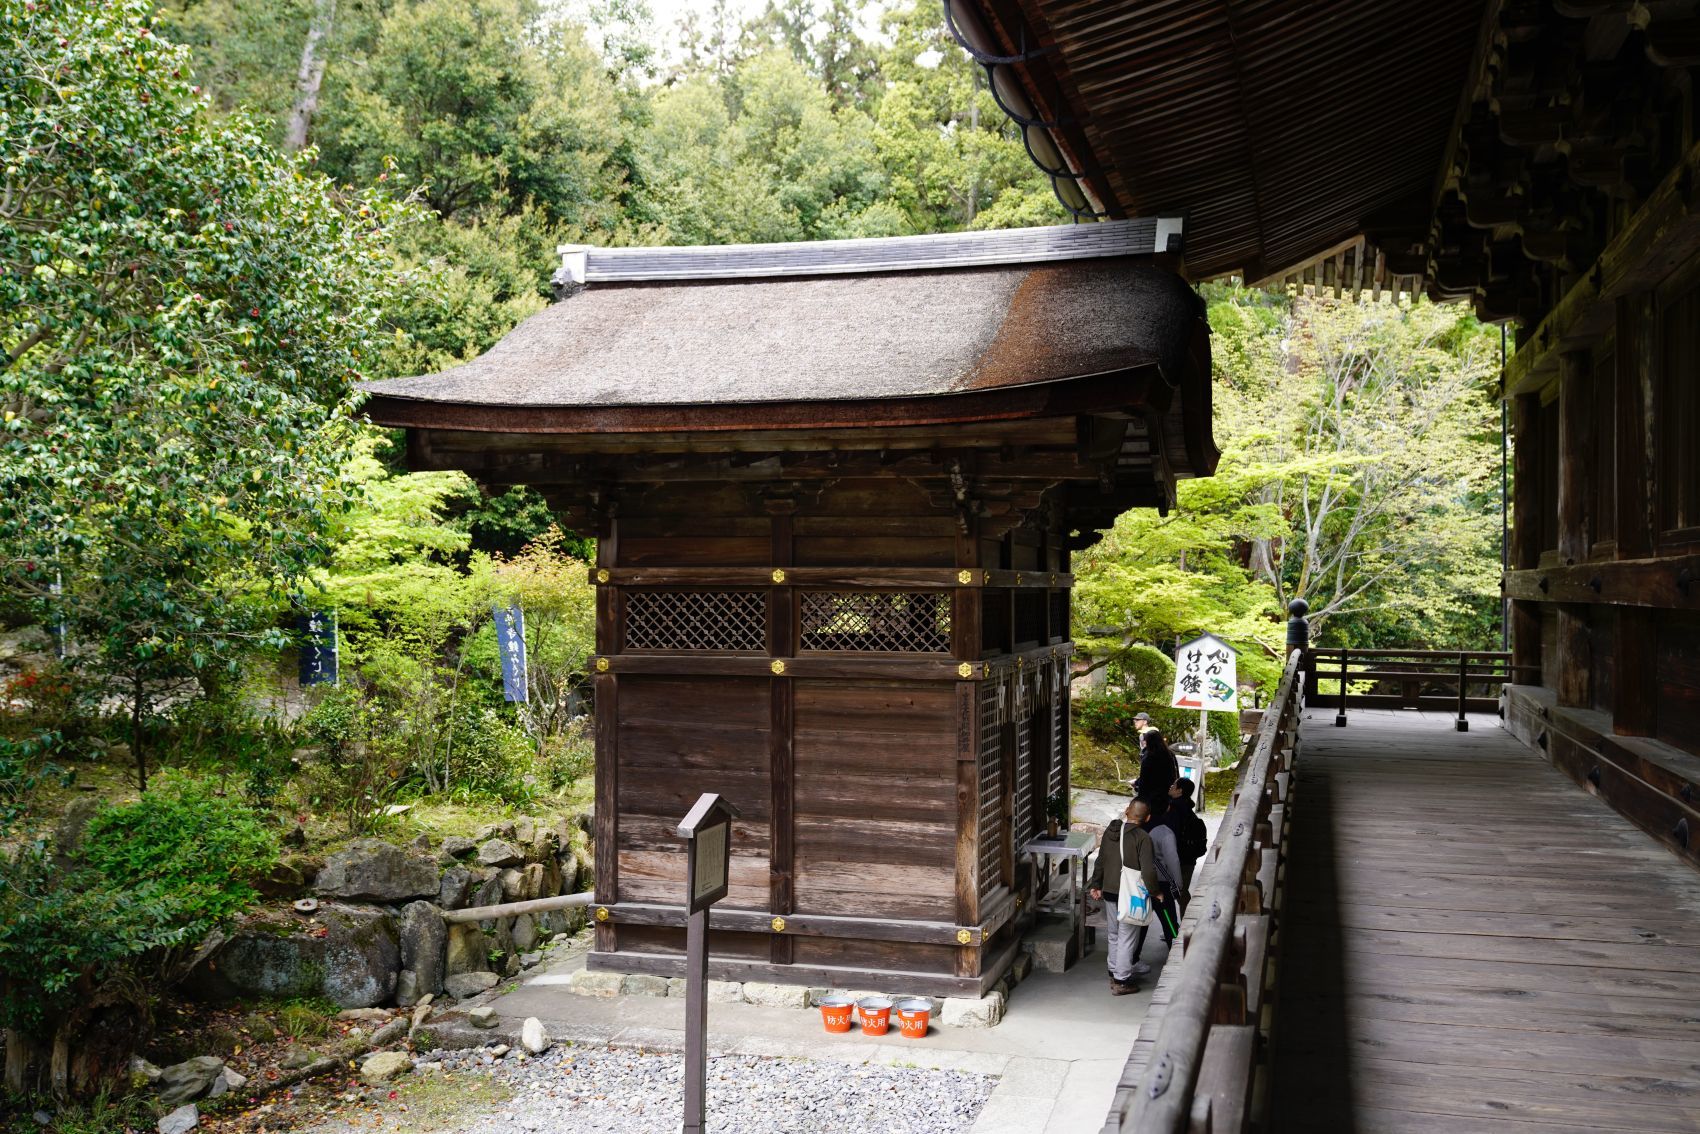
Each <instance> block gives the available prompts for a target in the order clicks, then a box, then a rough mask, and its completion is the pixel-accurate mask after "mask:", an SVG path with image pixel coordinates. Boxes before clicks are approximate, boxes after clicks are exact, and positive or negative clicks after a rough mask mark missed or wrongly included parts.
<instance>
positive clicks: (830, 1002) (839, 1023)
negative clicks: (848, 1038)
mask: <svg viewBox="0 0 1700 1134" xmlns="http://www.w3.org/2000/svg"><path fill="white" fill-rule="evenodd" d="M853 1007H855V1004H854V1003H853V1002H852V1001H851V999H850V998H849V997H848V996H828V997H826V998H825V999H823V1000H822V1001H821V1002H820V1016H821V1022H822V1023H824V1024H825V1025H826V1030H827V1031H829V1032H847V1031H849V1030H850V1009H851V1008H853Z"/></svg>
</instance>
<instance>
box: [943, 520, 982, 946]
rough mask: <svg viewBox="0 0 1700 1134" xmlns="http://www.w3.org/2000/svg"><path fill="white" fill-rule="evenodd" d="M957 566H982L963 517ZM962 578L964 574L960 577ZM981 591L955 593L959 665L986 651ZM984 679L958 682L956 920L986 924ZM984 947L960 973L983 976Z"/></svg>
mask: <svg viewBox="0 0 1700 1134" xmlns="http://www.w3.org/2000/svg"><path fill="white" fill-rule="evenodd" d="M956 566H957V570H958V571H959V572H969V573H970V577H973V576H974V575H976V574H977V573H978V568H979V567H980V525H979V522H978V521H977V520H975V519H973V518H971V517H967V518H965V519H964V520H963V523H962V529H961V530H960V531H958V532H957V535H956ZM958 582H961V576H960V575H959V576H958ZM980 603H981V592H980V588H979V587H977V586H958V587H956V588H955V589H954V590H953V591H951V606H950V652H951V656H952V657H954V658H955V659H956V660H957V662H958V663H959V664H962V663H968V662H973V661H976V660H978V658H979V657H980V652H981V642H980V619H981V615H982V613H983V612H982V610H981V606H980ZM980 835H981V831H980V683H979V682H978V681H958V682H957V683H956V924H958V925H978V924H979V923H980V914H981V910H980ZM983 951H984V949H983V946H976V945H959V946H957V949H956V975H957V976H959V977H975V976H979V975H980V965H981V958H982V955H983Z"/></svg>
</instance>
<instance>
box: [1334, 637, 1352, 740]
mask: <svg viewBox="0 0 1700 1134" xmlns="http://www.w3.org/2000/svg"><path fill="white" fill-rule="evenodd" d="M1351 656H1352V651H1351V650H1348V649H1347V648H1346V647H1344V646H1342V647H1340V711H1339V712H1338V713H1335V714H1334V727H1335V728H1345V727H1346V670H1347V668H1348V663H1349V662H1350V661H1351Z"/></svg>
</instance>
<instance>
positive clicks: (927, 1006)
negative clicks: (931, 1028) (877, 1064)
mask: <svg viewBox="0 0 1700 1134" xmlns="http://www.w3.org/2000/svg"><path fill="white" fill-rule="evenodd" d="M932 1018H933V1002H932V1001H931V1000H899V1001H898V1002H897V1026H898V1028H899V1029H900V1030H901V1031H902V1032H903V1038H904V1039H920V1038H922V1037H923V1036H925V1035H926V1034H927V1025H928V1024H929V1023H931V1022H932Z"/></svg>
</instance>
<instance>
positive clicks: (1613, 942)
mask: <svg viewBox="0 0 1700 1134" xmlns="http://www.w3.org/2000/svg"><path fill="white" fill-rule="evenodd" d="M1332 720H1333V712H1332V710H1327V709H1322V710H1312V711H1311V712H1309V713H1307V714H1306V720H1305V724H1304V728H1303V732H1302V741H1301V756H1300V759H1299V762H1298V768H1297V774H1296V778H1295V781H1294V787H1293V793H1294V801H1295V803H1294V812H1293V814H1294V817H1295V818H1294V825H1293V829H1292V834H1291V836H1290V838H1291V843H1290V847H1291V849H1290V852H1289V853H1290V858H1289V864H1288V867H1287V882H1286V888H1285V892H1284V896H1283V901H1284V907H1283V911H1282V917H1281V921H1280V933H1281V936H1282V939H1283V944H1282V950H1281V956H1282V961H1281V966H1282V967H1281V970H1280V985H1279V990H1280V991H1279V996H1280V1002H1279V1011H1278V1014H1277V1031H1276V1035H1275V1044H1274V1059H1275V1074H1274V1079H1273V1081H1274V1122H1273V1128H1274V1129H1275V1130H1277V1131H1282V1132H1287V1131H1330V1132H1335V1131H1375V1132H1388V1134H1402V1132H1405V1131H1424V1132H1428V1131H1446V1132H1447V1134H1469V1132H1472V1131H1482V1132H1484V1134H1524V1132H1532V1131H1538V1130H1556V1131H1571V1130H1610V1131H1619V1130H1621V1131H1637V1132H1639V1134H1658V1132H1663V1131H1683V1132H1689V1134H1700V873H1697V872H1696V871H1695V870H1694V869H1693V868H1692V867H1690V866H1689V865H1688V864H1687V863H1685V862H1684V861H1682V860H1680V859H1678V858H1677V857H1676V856H1675V855H1673V854H1671V853H1670V852H1668V851H1667V850H1665V849H1664V848H1663V847H1661V846H1659V845H1658V844H1657V843H1655V842H1654V841H1653V840H1651V839H1649V838H1648V837H1647V836H1646V835H1645V834H1643V833H1642V832H1641V831H1639V830H1638V829H1636V828H1635V827H1634V826H1632V825H1631V824H1630V823H1629V822H1628V821H1627V820H1625V819H1623V818H1622V817H1621V816H1619V815H1618V814H1617V813H1616V812H1614V811H1612V810H1611V809H1610V808H1609V807H1608V806H1606V805H1605V804H1604V803H1602V802H1601V801H1600V800H1598V799H1596V798H1594V797H1593V796H1591V795H1589V794H1588V793H1586V792H1584V791H1582V790H1580V789H1579V788H1577V787H1576V786H1575V785H1574V784H1573V783H1572V782H1571V781H1570V780H1569V779H1568V778H1567V777H1565V776H1564V775H1563V774H1562V773H1560V772H1558V771H1556V770H1555V769H1553V768H1552V767H1551V766H1550V765H1549V764H1547V763H1546V761H1545V760H1544V759H1542V758H1541V757H1540V756H1539V754H1538V753H1535V752H1534V751H1532V750H1530V749H1528V748H1526V747H1525V746H1523V745H1522V744H1520V743H1518V742H1517V741H1516V740H1514V739H1512V737H1511V736H1510V735H1509V734H1507V733H1506V732H1504V731H1503V730H1501V729H1500V728H1499V727H1497V722H1494V721H1493V720H1491V719H1490V718H1483V717H1476V718H1473V719H1472V723H1471V731H1470V732H1468V733H1458V732H1455V731H1453V729H1452V727H1451V722H1450V720H1449V719H1448V718H1446V717H1444V716H1440V715H1438V714H1417V713H1392V712H1378V713H1372V712H1357V713H1353V714H1352V715H1351V721H1350V724H1349V726H1348V727H1347V728H1344V729H1336V728H1333V727H1331V726H1332Z"/></svg>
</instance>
